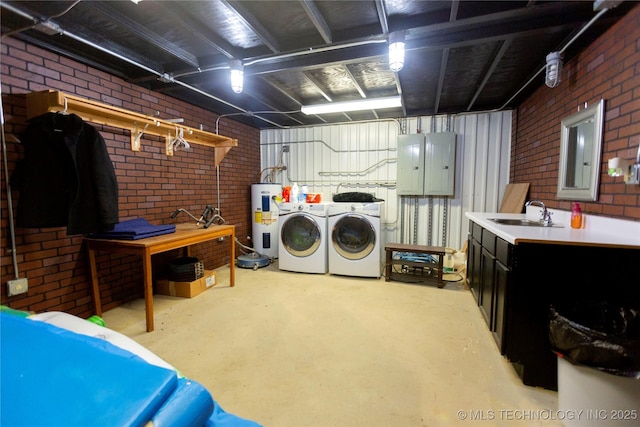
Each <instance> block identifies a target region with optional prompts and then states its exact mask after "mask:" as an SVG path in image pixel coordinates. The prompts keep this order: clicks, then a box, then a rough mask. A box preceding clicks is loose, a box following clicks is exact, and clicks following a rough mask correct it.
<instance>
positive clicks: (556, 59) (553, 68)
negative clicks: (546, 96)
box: [544, 52, 562, 87]
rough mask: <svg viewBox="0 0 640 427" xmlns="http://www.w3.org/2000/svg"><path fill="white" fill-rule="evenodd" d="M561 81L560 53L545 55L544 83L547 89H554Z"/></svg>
mask: <svg viewBox="0 0 640 427" xmlns="http://www.w3.org/2000/svg"><path fill="white" fill-rule="evenodd" d="M561 79H562V53H560V52H551V53H550V54H548V55H547V73H546V76H545V80H544V83H545V84H546V85H547V86H549V87H556V86H558V85H559V84H560V80H561Z"/></svg>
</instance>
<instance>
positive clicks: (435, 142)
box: [396, 132, 456, 196]
mask: <svg viewBox="0 0 640 427" xmlns="http://www.w3.org/2000/svg"><path fill="white" fill-rule="evenodd" d="M455 164H456V134H455V133H454V132H439V133H428V134H415V135H401V136H399V137H398V178H397V187H396V188H397V191H398V195H401V196H408V195H412V196H453V195H454V188H455V187H454V184H455Z"/></svg>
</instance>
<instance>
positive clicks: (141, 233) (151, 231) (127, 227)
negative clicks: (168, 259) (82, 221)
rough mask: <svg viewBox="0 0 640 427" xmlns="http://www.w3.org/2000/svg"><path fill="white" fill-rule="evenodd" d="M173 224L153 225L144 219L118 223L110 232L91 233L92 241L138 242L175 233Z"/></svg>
mask: <svg viewBox="0 0 640 427" xmlns="http://www.w3.org/2000/svg"><path fill="white" fill-rule="evenodd" d="M175 231H176V226H175V224H167V225H153V224H151V223H149V222H148V221H147V220H146V219H144V218H135V219H130V220H127V221H122V222H119V223H118V224H116V225H115V227H113V230H111V231H104V232H101V233H91V234H89V237H91V238H94V239H117V240H138V239H144V238H147V237H153V236H160V235H162V234H169V233H175Z"/></svg>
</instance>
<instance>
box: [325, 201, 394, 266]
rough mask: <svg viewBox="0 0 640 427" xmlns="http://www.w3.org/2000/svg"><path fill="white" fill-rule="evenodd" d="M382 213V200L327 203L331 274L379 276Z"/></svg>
mask: <svg viewBox="0 0 640 427" xmlns="http://www.w3.org/2000/svg"><path fill="white" fill-rule="evenodd" d="M383 213H384V202H372V203H350V202H341V203H332V204H330V205H329V209H328V218H327V229H328V231H329V233H330V238H329V244H328V245H329V247H328V251H327V252H328V257H329V273H330V274H339V275H344V276H358V277H376V278H380V276H381V275H382V268H383V263H384V243H383V242H382V223H383V219H384V218H383Z"/></svg>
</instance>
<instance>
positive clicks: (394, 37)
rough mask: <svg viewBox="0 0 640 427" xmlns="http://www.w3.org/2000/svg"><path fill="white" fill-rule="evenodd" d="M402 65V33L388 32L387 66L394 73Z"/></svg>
mask: <svg viewBox="0 0 640 427" xmlns="http://www.w3.org/2000/svg"><path fill="white" fill-rule="evenodd" d="M402 67H404V33H403V32H401V31H396V32H395V33H391V34H389V68H391V71H395V72H396V73H397V72H398V71H400V70H402Z"/></svg>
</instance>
